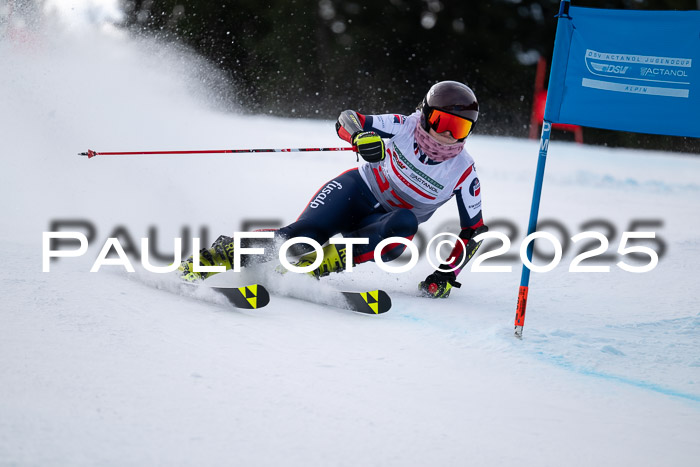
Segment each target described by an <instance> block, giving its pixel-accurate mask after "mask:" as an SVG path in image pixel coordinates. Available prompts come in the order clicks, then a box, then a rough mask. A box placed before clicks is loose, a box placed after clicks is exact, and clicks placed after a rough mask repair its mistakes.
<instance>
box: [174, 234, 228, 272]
mask: <svg viewBox="0 0 700 467" xmlns="http://www.w3.org/2000/svg"><path fill="white" fill-rule="evenodd" d="M193 257H194V255H193V256H190V257H189V258H188V259H187V261H183V262H182V263H181V264H180V267H179V268H177V269H178V271H179V272H180V279H182V280H184V281H186V282H199V281H203V280H204V279H206V278H207V277H210V276H213V275H214V274H217V273H216V272H196V271H195V270H194V265H193ZM199 264H200V265H201V266H224V267H225V268H226V270H227V271H228V270H229V269H233V238H231V237H227V236H225V235H221V236H220V237H219V238H217V239H216V241H215V242H214V243H212V245H211V247H210V248H208V249H207V248H202V249H201V250H200V251H199Z"/></svg>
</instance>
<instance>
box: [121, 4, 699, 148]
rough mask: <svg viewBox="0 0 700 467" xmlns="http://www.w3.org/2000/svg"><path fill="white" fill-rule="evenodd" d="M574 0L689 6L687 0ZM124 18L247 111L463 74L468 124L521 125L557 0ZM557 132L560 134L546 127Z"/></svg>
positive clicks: (290, 111)
mask: <svg viewBox="0 0 700 467" xmlns="http://www.w3.org/2000/svg"><path fill="white" fill-rule="evenodd" d="M573 3H574V4H575V5H578V6H591V7H599V8H627V9H647V10H649V9H666V10H667V9H685V10H689V9H695V8H697V3H696V0H598V1H583V0H581V1H578V0H574V2H573ZM123 6H124V9H125V11H126V18H127V19H126V26H127V27H129V28H130V29H132V30H134V31H137V32H139V33H143V34H150V35H156V36H158V37H161V38H164V39H172V40H175V41H178V42H181V43H184V44H186V45H188V46H190V47H192V48H193V49H195V50H196V51H197V52H199V53H200V54H202V55H203V56H205V57H207V58H208V59H209V60H210V61H211V62H213V63H215V64H216V65H217V66H218V67H219V68H220V69H221V70H223V72H224V73H225V74H226V75H227V77H228V78H229V80H230V82H231V83H232V89H233V90H234V91H233V94H232V96H231V97H230V99H231V100H233V101H234V103H235V104H237V106H238V107H240V108H243V109H245V110H246V111H249V112H251V113H265V114H272V115H277V116H299V117H312V118H314V117H318V118H335V117H336V116H337V114H338V113H339V111H340V110H343V109H346V108H352V109H356V110H358V111H361V112H368V113H383V112H403V113H410V112H411V110H412V109H413V108H415V106H416V105H417V104H418V102H419V101H420V100H421V99H422V97H423V95H424V94H425V92H426V91H427V89H428V88H429V87H430V86H431V85H432V84H433V83H435V82H437V81H440V80H445V79H453V80H458V81H462V82H465V83H467V84H469V85H470V86H471V87H472V88H473V89H474V91H475V92H476V94H477V96H478V97H479V101H480V104H481V114H480V118H479V123H478V127H477V128H478V132H479V133H482V134H495V135H509V136H521V137H524V136H527V134H528V130H529V120H530V109H531V105H532V95H533V86H534V80H535V69H536V66H535V65H536V62H537V60H538V58H539V57H543V58H545V59H546V60H548V61H549V59H550V58H551V55H552V48H553V43H554V35H555V30H556V19H555V18H554V15H555V14H556V13H557V11H558V9H559V0H487V1H464V0H461V1H460V0H452V1H451V0H375V1H366V0H355V1H353V0H219V1H211V0H128V1H127V0H125V1H123ZM555 138H561V139H567V138H569V136H568V135H564V134H562V135H558V134H557V135H555ZM585 138H586V141H587V142H591V143H605V144H611V145H621V146H631V147H634V146H647V147H661V148H665V149H676V150H686V151H693V150H695V151H698V148H700V145H699V144H698V141H697V139H692V138H691V139H684V138H667V137H658V136H648V135H637V134H629V133H618V132H606V131H602V130H593V129H586V130H585Z"/></svg>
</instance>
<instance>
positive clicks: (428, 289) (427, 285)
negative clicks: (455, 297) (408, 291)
mask: <svg viewBox="0 0 700 467" xmlns="http://www.w3.org/2000/svg"><path fill="white" fill-rule="evenodd" d="M452 287H457V288H460V287H462V284H460V283H459V282H457V276H456V275H455V273H454V271H450V272H441V271H435V272H434V273H432V274H430V275H429V276H428V277H426V278H425V280H424V281H423V282H421V283H420V284H418V288H419V289H420V291H421V294H422V295H423V296H425V297H431V298H447V297H449V296H450V290H452Z"/></svg>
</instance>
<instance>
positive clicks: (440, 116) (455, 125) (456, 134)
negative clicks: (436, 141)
mask: <svg viewBox="0 0 700 467" xmlns="http://www.w3.org/2000/svg"><path fill="white" fill-rule="evenodd" d="M428 128H432V129H433V130H435V131H436V132H437V133H443V132H445V131H449V132H450V133H452V137H453V138H455V139H464V138H466V137H467V136H469V132H470V131H471V129H472V122H471V121H469V120H467V119H466V118H462V117H458V116H456V115H452V114H448V113H447V112H443V111H442V110H437V109H432V110H431V112H430V114H429V115H428Z"/></svg>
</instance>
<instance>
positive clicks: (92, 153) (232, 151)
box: [78, 147, 354, 159]
mask: <svg viewBox="0 0 700 467" xmlns="http://www.w3.org/2000/svg"><path fill="white" fill-rule="evenodd" d="M353 149H354V148H352V147H349V148H286V149H215V150H196V151H133V152H97V151H93V150H92V149H88V150H87V152H81V153H78V155H79V156H87V157H88V159H90V158H92V157H95V156H143V155H155V154H243V153H251V152H319V151H352V150H353Z"/></svg>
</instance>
